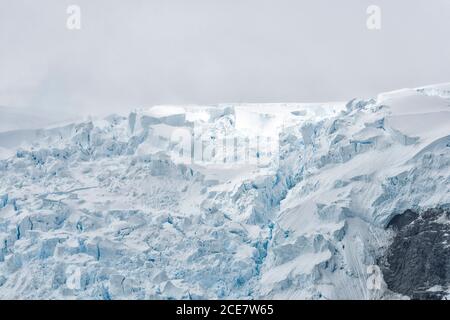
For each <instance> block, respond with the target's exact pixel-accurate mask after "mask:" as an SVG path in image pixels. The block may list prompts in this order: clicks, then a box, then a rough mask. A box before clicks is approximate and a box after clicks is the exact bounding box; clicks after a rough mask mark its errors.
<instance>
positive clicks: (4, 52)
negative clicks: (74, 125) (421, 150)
mask: <svg viewBox="0 0 450 320" xmlns="http://www.w3.org/2000/svg"><path fill="white" fill-rule="evenodd" d="M70 4H77V5H79V6H80V7H81V10H82V29H81V30H80V31H69V30H67V29H66V19H67V16H68V15H67V14H66V8H67V6H68V5H70ZM370 4H376V5H379V6H380V7H381V9H382V29H381V31H369V30H368V29H367V28H366V19H367V14H366V9H367V7H368V6H369V5H370ZM449 31H450V1H448V0H433V1H426V0H414V1H411V0H395V1H392V0H371V1H366V0H340V1H337V0H314V1H313V0H309V1H303V0H147V1H144V0H127V1H121V0H70V1H66V0H38V1H36V0H28V1H25V0H0V105H4V106H11V107H26V108H34V109H35V110H40V111H42V112H52V113H68V114H73V113H75V112H80V113H83V114H86V113H108V112H116V111H118V110H121V109H122V110H123V109H131V108H134V107H140V106H150V105H154V104H179V103H198V104H207V103H220V102H244V101H245V102H294V101H295V102H309V101H335V100H348V99H350V98H352V97H354V96H362V97H367V96H372V95H375V94H376V93H378V92H381V91H386V90H391V89H397V88H402V87H412V86H421V85H425V84H432V83H438V82H447V81H450V61H449V58H450V41H449V36H450V32H449Z"/></svg>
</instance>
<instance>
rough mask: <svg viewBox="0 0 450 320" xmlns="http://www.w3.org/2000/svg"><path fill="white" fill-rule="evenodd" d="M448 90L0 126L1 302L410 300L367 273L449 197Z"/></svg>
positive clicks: (154, 110)
mask: <svg viewBox="0 0 450 320" xmlns="http://www.w3.org/2000/svg"><path fill="white" fill-rule="evenodd" d="M449 92H450V85H439V86H431V87H425V88H420V89H414V90H413V89H411V90H409V89H408V90H401V91H397V92H391V93H385V94H381V95H379V96H378V97H377V99H374V100H368V101H364V100H353V101H351V102H349V103H329V104H269V105H267V104H265V105H258V104H249V105H245V104H240V105H232V104H230V105H219V106H176V107H175V106H170V107H169V106H167V107H163V106H159V107H153V108H149V109H143V110H135V111H133V112H131V113H130V114H129V115H128V116H110V117H108V118H106V119H104V120H96V121H89V122H81V123H73V124H68V125H63V126H54V127H51V128H45V129H39V130H28V131H10V132H6V133H0V147H2V148H4V149H7V150H9V151H11V150H14V154H12V155H11V154H9V155H5V156H4V159H3V160H0V298H64V299H68V298H79V299H85V298H101V299H121V298H132V299H154V298H162V299H168V298H180V299H196V298H248V299H259V298H275V299H278V298H288V299H295V298H306V299H319V298H325V299H345V298H357V299H370V298H400V297H401V296H400V295H397V294H395V293H392V292H390V290H388V289H387V287H386V284H385V283H384V282H383V280H382V275H377V276H379V277H380V279H381V280H380V281H379V283H377V281H378V280H379V279H375V282H374V283H375V285H374V284H373V283H372V282H371V281H372V280H373V278H371V277H373V276H374V275H376V274H375V273H376V272H375V271H376V270H377V269H376V265H377V259H378V258H379V257H380V256H381V255H382V254H383V252H384V251H385V250H386V248H387V247H388V246H389V244H390V242H391V240H392V234H393V231H392V230H390V229H387V228H386V226H387V225H388V223H389V221H391V219H392V217H394V216H395V215H397V214H401V213H403V212H404V211H405V210H407V209H414V210H418V211H420V210H424V209H427V208H434V207H438V206H445V205H448V204H449V203H450V189H449V186H450V183H449V182H450V148H449V146H450V125H449V123H450V95H449ZM1 131H3V130H1ZM374 272H375V273H374ZM371 283H372V285H370V284H371Z"/></svg>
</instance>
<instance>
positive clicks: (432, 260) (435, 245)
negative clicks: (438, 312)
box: [379, 208, 450, 300]
mask: <svg viewBox="0 0 450 320" xmlns="http://www.w3.org/2000/svg"><path fill="white" fill-rule="evenodd" d="M388 228H392V229H393V230H394V231H395V232H396V234H395V237H394V239H393V242H392V244H391V245H390V246H389V248H388V249H387V252H386V253H385V255H384V256H383V257H381V258H380V259H379V264H380V267H381V269H382V272H383V276H384V280H385V282H386V284H387V285H388V288H389V289H390V290H391V291H393V292H396V293H400V294H403V295H406V296H409V297H410V298H411V299H427V300H428V299H442V298H444V297H445V296H446V295H447V293H446V291H447V290H449V289H450V210H449V209H442V208H438V209H429V210H427V211H424V212H423V213H421V214H419V213H417V212H414V211H412V210H407V211H405V212H404V213H403V214H402V215H398V216H395V217H394V218H393V219H392V220H391V221H390V222H389V224H388Z"/></svg>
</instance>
